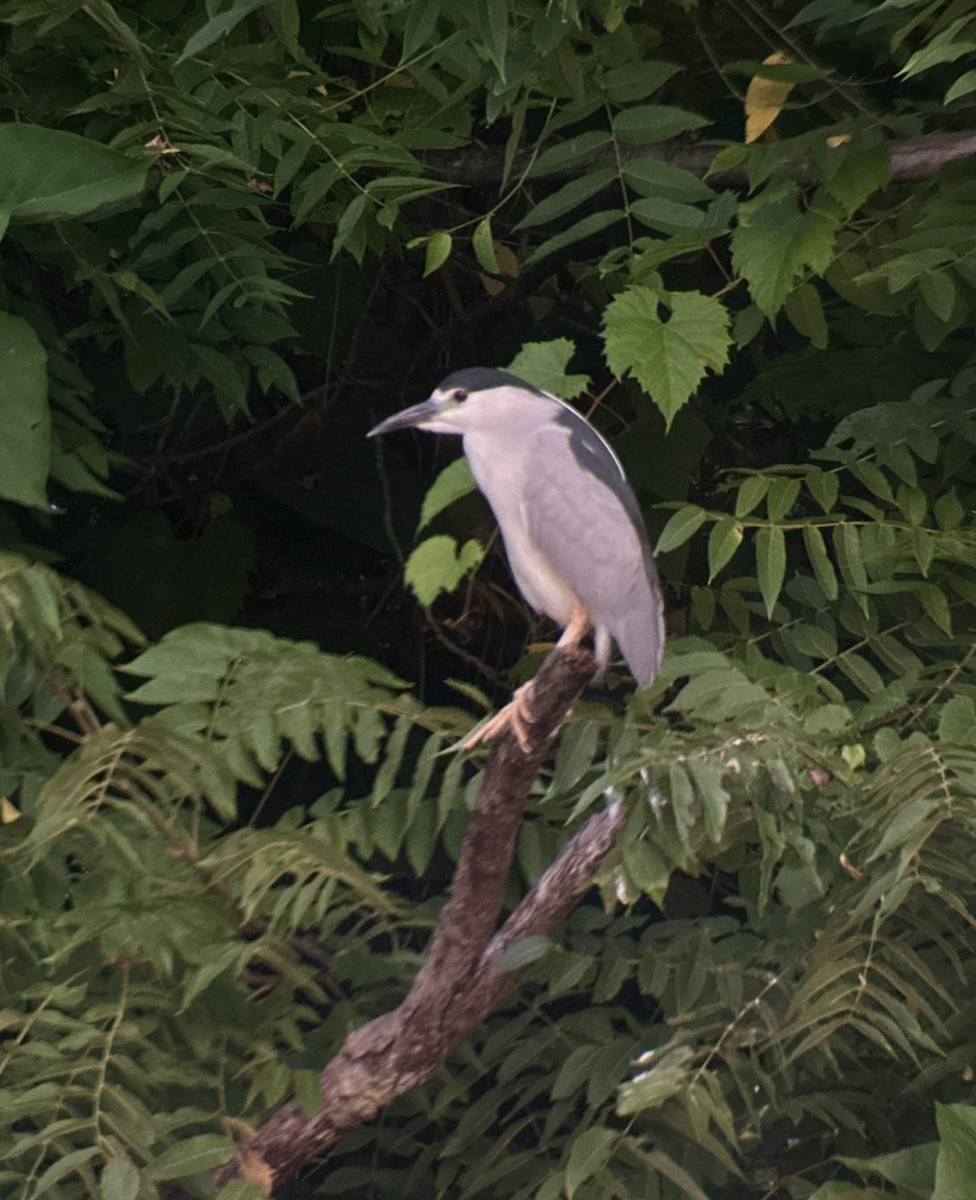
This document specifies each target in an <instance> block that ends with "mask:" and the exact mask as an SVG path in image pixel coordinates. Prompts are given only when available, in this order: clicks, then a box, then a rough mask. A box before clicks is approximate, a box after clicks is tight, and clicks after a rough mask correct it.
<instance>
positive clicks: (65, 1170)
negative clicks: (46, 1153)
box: [30, 1146, 102, 1197]
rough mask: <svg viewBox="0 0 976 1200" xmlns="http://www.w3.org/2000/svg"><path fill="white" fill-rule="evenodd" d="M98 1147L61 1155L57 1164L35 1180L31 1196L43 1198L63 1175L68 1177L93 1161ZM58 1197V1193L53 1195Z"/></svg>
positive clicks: (97, 1152) (99, 1150) (99, 1152)
mask: <svg viewBox="0 0 976 1200" xmlns="http://www.w3.org/2000/svg"><path fill="white" fill-rule="evenodd" d="M101 1153H102V1151H101V1147H100V1146H86V1147H85V1148H84V1149H83V1150H71V1151H70V1152H69V1153H67V1154H64V1155H62V1156H61V1157H60V1158H59V1159H58V1160H57V1162H54V1163H52V1164H51V1165H50V1166H49V1167H48V1168H47V1170H46V1171H44V1173H43V1174H42V1175H41V1177H40V1178H39V1179H38V1180H36V1182H35V1183H34V1186H33V1187H32V1188H31V1193H30V1194H31V1196H37V1197H41V1196H45V1195H47V1194H48V1193H49V1191H50V1189H51V1188H52V1187H53V1186H54V1185H55V1184H56V1183H58V1182H60V1180H62V1179H64V1177H65V1175H70V1174H71V1173H72V1172H73V1171H75V1170H76V1169H77V1168H78V1167H82V1166H84V1165H85V1163H87V1162H89V1161H90V1160H91V1159H93V1158H94V1157H95V1156H96V1155H97V1154H101ZM55 1195H60V1193H55Z"/></svg>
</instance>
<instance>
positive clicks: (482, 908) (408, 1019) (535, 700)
mask: <svg viewBox="0 0 976 1200" xmlns="http://www.w3.org/2000/svg"><path fill="white" fill-rule="evenodd" d="M592 671H593V658H592V655H590V654H589V653H588V652H587V651H584V650H575V649H568V648H565V647H561V648H557V649H556V650H554V651H553V652H552V653H551V654H550V655H549V657H548V658H547V659H546V661H545V662H544V663H543V664H542V667H541V668H540V670H539V672H538V674H537V675H536V677H535V679H534V680H533V681H532V685H531V687H530V688H529V689H527V691H526V693H525V697H524V698H525V702H526V706H527V708H528V710H529V713H530V716H531V724H530V726H529V731H528V732H529V744H528V746H527V748H526V749H525V750H523V749H521V748H520V746H519V744H518V740H517V738H516V737H515V735H514V733H512V732H510V731H506V732H504V733H503V734H502V735H500V736H499V738H498V739H497V740H496V741H495V742H494V743H493V746H492V750H491V755H490V758H489V761H488V766H487V768H486V771H485V776H484V780H483V782H482V786H481V792H480V794H479V797H478V803H477V806H476V808H475V811H474V812H473V813H472V815H471V819H470V821H469V824H468V829H467V832H466V834H465V839H464V845H463V847H462V850H461V856H460V859H459V861H458V867H457V871H456V873H455V877H454V885H453V889H452V894H451V898H450V899H449V900H448V902H447V904H446V905H445V906H444V909H443V911H442V912H441V916H440V919H439V921H438V923H437V928H436V929H435V931H434V935H433V938H432V939H431V943H430V947H429V949H428V951H427V956H426V958H425V961H424V964H423V966H422V967H421V969H420V971H419V972H418V974H417V977H416V979H415V980H414V983H413V986H412V987H411V989H410V991H409V993H408V994H407V996H406V997H405V999H404V1000H403V1003H402V1004H401V1005H400V1006H399V1007H398V1008H396V1009H394V1010H393V1011H392V1012H388V1013H385V1014H383V1016H380V1017H377V1018H376V1019H375V1020H373V1021H370V1022H368V1024H366V1025H364V1026H362V1027H361V1028H360V1029H357V1030H355V1031H354V1032H353V1033H351V1034H350V1035H349V1036H348V1037H347V1038H346V1040H345V1042H344V1043H343V1045H342V1047H341V1048H340V1050H339V1052H338V1053H337V1054H336V1056H335V1058H333V1059H332V1061H331V1062H330V1063H329V1064H328V1065H327V1066H326V1068H325V1070H324V1071H323V1072H322V1095H323V1103H322V1108H321V1109H320V1111H319V1112H318V1113H316V1114H315V1115H314V1116H312V1117H308V1116H306V1115H305V1114H304V1113H303V1112H302V1110H301V1109H300V1108H299V1107H298V1106H297V1105H296V1104H287V1105H285V1106H284V1107H283V1108H281V1109H279V1111H278V1112H277V1113H275V1114H274V1116H273V1117H271V1118H270V1120H268V1121H267V1122H266V1123H265V1124H264V1125H263V1126H262V1127H261V1128H260V1129H259V1130H258V1131H257V1133H256V1134H255V1135H254V1136H253V1137H252V1138H251V1139H249V1140H248V1142H247V1144H246V1145H244V1146H242V1147H241V1149H240V1150H239V1151H238V1154H237V1156H236V1157H235V1158H234V1159H233V1161H232V1162H231V1163H229V1164H228V1165H227V1166H225V1167H222V1168H221V1169H220V1170H219V1171H218V1172H217V1173H216V1182H217V1183H218V1184H221V1185H222V1184H225V1183H227V1182H228V1181H229V1180H230V1179H233V1178H234V1177H235V1176H244V1177H248V1178H260V1179H262V1180H271V1181H272V1185H273V1186H278V1185H280V1184H281V1183H283V1182H284V1181H285V1180H286V1179H289V1178H290V1177H291V1176H292V1175H294V1174H295V1172H296V1171H297V1170H298V1169H299V1168H300V1167H301V1166H302V1165H303V1164H304V1163H306V1162H308V1161H310V1160H311V1159H313V1158H315V1157H317V1156H318V1155H320V1154H322V1152H323V1151H324V1150H326V1149H328V1147H330V1146H332V1145H333V1144H334V1143H335V1142H337V1141H338V1140H339V1138H341V1137H342V1136H343V1134H345V1133H348V1132H349V1131H350V1130H352V1129H355V1128H356V1127H357V1126H358V1125H361V1124H363V1123H364V1122H366V1121H369V1120H372V1118H374V1117H375V1116H376V1115H377V1113H379V1111H380V1110H381V1109H382V1108H383V1107H384V1106H385V1105H387V1104H389V1103H390V1101H391V1100H393V1099H394V1098H395V1097H397V1096H399V1095H401V1094H402V1093H403V1092H406V1091H409V1090H410V1089H411V1088H414V1087H417V1086H418V1085H419V1084H421V1083H423V1082H425V1081H426V1080H428V1079H430V1078H431V1077H432V1076H433V1075H435V1074H436V1073H437V1072H438V1071H439V1070H440V1069H441V1067H442V1066H443V1064H444V1062H445V1060H446V1059H447V1057H448V1056H449V1055H450V1054H451V1052H452V1051H453V1050H454V1049H455V1048H456V1047H457V1046H458V1045H459V1044H460V1043H461V1042H462V1041H463V1040H464V1039H465V1038H466V1037H468V1036H469V1035H470V1034H471V1032H472V1031H473V1030H474V1029H476V1028H477V1027H478V1025H479V1024H480V1023H481V1022H482V1021H483V1020H484V1019H485V1017H486V1016H487V1015H488V1014H489V1013H490V1012H491V1011H492V1010H493V1009H494V1008H496V1007H497V1005H498V1004H499V1003H500V1001H501V1000H502V998H503V997H504V996H505V995H506V993H507V992H508V991H509V990H510V989H511V988H512V987H513V986H514V984H515V983H516V981H517V978H518V972H517V971H504V972H502V971H500V970H499V964H500V963H501V961H502V959H503V957H504V955H505V954H506V953H507V952H508V950H510V949H511V948H512V946H514V945H516V944H517V943H518V942H520V941H522V940H523V939H524V938H526V937H529V936H531V935H535V934H545V933H549V932H551V931H552V930H553V929H554V928H555V927H556V926H557V925H558V924H559V922H560V921H561V920H562V919H563V918H564V917H565V915H566V913H568V912H569V911H570V909H571V908H572V907H573V906H574V905H575V904H576V903H577V902H578V901H579V899H580V898H581V896H582V895H583V894H584V893H585V892H586V890H587V889H588V888H589V887H590V885H591V884H592V882H593V878H594V875H595V873H596V870H597V868H598V867H599V864H600V863H601V862H602V861H603V859H604V857H605V856H606V854H607V852H608V851H609V849H610V847H611V846H612V844H613V840H614V837H615V836H616V834H617V832H618V830H619V829H620V827H621V825H622V823H623V820H624V814H623V811H622V809H621V808H620V806H619V805H617V804H613V805H611V806H610V807H609V808H607V809H606V810H605V811H603V812H600V813H598V814H597V815H596V816H594V817H592V818H591V819H590V820H589V821H588V822H587V824H586V825H585V826H584V827H583V828H582V829H581V830H580V831H579V832H578V833H577V834H576V835H575V836H574V837H573V838H572V839H571V840H570V842H569V843H568V844H567V845H566V847H565V848H564V849H563V851H562V853H561V854H560V855H559V856H558V857H557V858H556V860H555V861H554V862H553V863H552V865H551V866H550V867H549V868H548V869H547V870H546V871H545V872H544V873H543V875H542V877H541V878H540V879H539V881H538V882H537V883H536V885H535V886H534V887H533V888H532V889H531V891H530V892H529V894H528V895H527V896H526V897H525V899H524V900H523V901H522V902H521V903H520V904H519V905H518V907H517V908H516V909H515V910H514V912H512V913H511V915H510V916H509V917H508V919H507V920H506V921H505V922H504V924H503V925H502V927H501V928H500V929H499V930H498V932H497V933H496V932H495V927H496V925H497V923H498V918H499V914H500V912H501V907H502V900H503V895H504V890H505V884H506V881H507V879H508V873H509V868H510V865H511V859H512V854H513V852H514V849H515V839H516V836H517V834H518V829H519V825H520V823H521V819H522V814H523V811H524V808H525V803H526V800H527V799H528V796H529V791H530V788H531V786H532V783H533V780H534V779H535V777H536V774H537V772H538V770H539V767H540V765H541V763H542V760H543V758H544V757H545V755H546V754H547V753H548V751H549V749H550V747H551V745H552V743H553V741H554V739H555V737H556V735H557V734H558V732H559V728H560V726H561V724H562V722H563V721H564V720H565V717H566V715H567V713H568V711H569V708H570V706H571V705H572V703H573V701H574V700H575V699H576V697H577V696H578V695H579V693H580V692H581V691H582V688H583V685H584V684H585V682H586V680H587V679H588V678H589V677H590V675H591V674H592Z"/></svg>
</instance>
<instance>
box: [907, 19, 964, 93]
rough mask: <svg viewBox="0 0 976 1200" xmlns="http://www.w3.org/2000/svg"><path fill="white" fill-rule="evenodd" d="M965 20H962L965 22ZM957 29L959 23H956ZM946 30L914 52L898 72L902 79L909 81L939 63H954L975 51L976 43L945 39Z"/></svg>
mask: <svg viewBox="0 0 976 1200" xmlns="http://www.w3.org/2000/svg"><path fill="white" fill-rule="evenodd" d="M965 19H966V18H963V19H962V20H963V21H965ZM956 25H957V27H958V25H959V22H956ZM946 33H948V30H945V31H943V34H942V35H941V36H940V37H936V38H933V40H932V41H931V42H929V43H927V44H926V45H925V46H923V47H922V48H921V49H920V50H916V51H915V53H914V54H913V55H912V56H911V58H910V59H909V60H908V62H907V63H905V65H904V66H903V67H902V69H901V70H900V71H899V72H898V74H899V75H900V76H902V78H903V79H910V78H911V76H912V75H918V74H920V73H921V72H922V71H928V70H931V68H932V67H936V66H938V65H939V64H940V63H948V62H955V61H956V59H957V58H962V56H963V55H964V54H972V52H973V51H974V50H976V42H970V41H962V42H956V41H953V40H950V39H947V38H946V36H945V34H946Z"/></svg>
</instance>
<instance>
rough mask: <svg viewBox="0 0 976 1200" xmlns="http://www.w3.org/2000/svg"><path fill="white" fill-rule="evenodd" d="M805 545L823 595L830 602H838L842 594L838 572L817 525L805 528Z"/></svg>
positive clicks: (805, 526)
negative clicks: (838, 582) (838, 581)
mask: <svg viewBox="0 0 976 1200" xmlns="http://www.w3.org/2000/svg"><path fill="white" fill-rule="evenodd" d="M803 544H804V545H805V546H806V550H807V557H808V558H809V559H810V566H811V567H813V573H814V576H815V577H816V580H817V583H819V584H820V588H821V590H822V592H823V594H824V595H825V596H826V597H827V599H828V600H836V599H837V597H838V595H839V594H840V590H839V588H838V585H837V572H836V571H835V570H834V564H833V563H832V562H831V561H830V555H829V554H828V553H827V545H826V543H825V542H824V538H823V534H822V533H821V532H820V530H819V529H818V528H817V526H816V525H804V526H803Z"/></svg>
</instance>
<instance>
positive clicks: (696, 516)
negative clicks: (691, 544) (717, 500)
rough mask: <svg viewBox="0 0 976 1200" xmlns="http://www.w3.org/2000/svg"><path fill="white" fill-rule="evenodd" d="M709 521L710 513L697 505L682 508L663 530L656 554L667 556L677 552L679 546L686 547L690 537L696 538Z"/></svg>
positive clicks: (655, 549) (658, 540)
mask: <svg viewBox="0 0 976 1200" xmlns="http://www.w3.org/2000/svg"><path fill="white" fill-rule="evenodd" d="M707 519H708V513H706V512H705V510H704V509H703V508H700V507H699V506H698V505H697V504H689V505H688V506H687V507H685V508H680V509H679V510H678V511H677V512H676V513H674V514H673V515H672V516H671V517H670V518H669V520H668V523H667V524H666V525H665V526H664V528H663V529H662V530H661V536H660V537H659V538H658V539H657V546H656V547H655V548H654V553H655V554H667V553H668V551H669V550H676V549H677V548H678V546H682V545H684V543H685V542H687V541H688V539H689V538H690V537H694V535H695V534H696V533H697V532H698V530H699V529H701V527H702V526H703V525H704V524H705V521H706V520H707Z"/></svg>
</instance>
